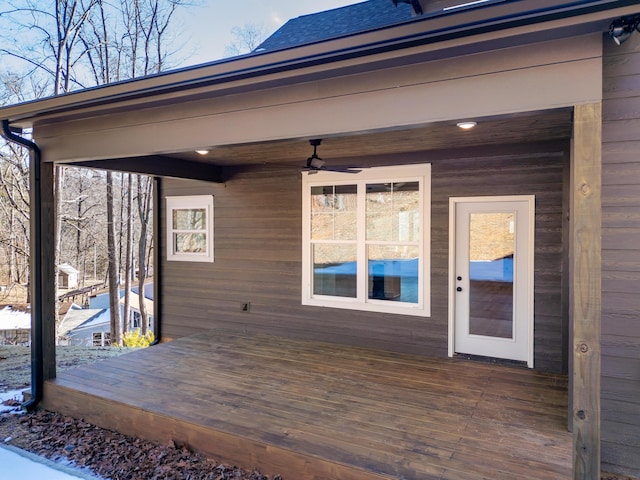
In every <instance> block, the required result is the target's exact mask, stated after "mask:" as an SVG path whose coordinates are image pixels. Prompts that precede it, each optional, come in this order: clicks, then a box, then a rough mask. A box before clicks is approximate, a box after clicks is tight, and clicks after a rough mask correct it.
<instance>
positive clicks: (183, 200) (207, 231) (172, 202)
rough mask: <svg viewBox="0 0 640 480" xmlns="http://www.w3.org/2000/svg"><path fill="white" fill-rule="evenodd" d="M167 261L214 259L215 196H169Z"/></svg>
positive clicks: (206, 260)
mask: <svg viewBox="0 0 640 480" xmlns="http://www.w3.org/2000/svg"><path fill="white" fill-rule="evenodd" d="M167 260H174V261H184V262H213V196H212V195H194V196H187V197H167Z"/></svg>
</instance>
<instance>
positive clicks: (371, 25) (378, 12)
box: [255, 0, 415, 53]
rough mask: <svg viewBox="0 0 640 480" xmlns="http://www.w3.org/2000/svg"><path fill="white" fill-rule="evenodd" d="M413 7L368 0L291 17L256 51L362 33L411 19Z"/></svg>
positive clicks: (280, 48)
mask: <svg viewBox="0 0 640 480" xmlns="http://www.w3.org/2000/svg"><path fill="white" fill-rule="evenodd" d="M412 18H415V17H413V12H412V8H411V6H410V5H409V4H405V3H401V4H398V6H397V7H396V6H394V4H393V1H392V0H368V1H366V2H361V3H356V4H354V5H347V6H345V7H341V8H335V9H333V10H326V11H324V12H318V13H313V14H310V15H303V16H301V17H298V18H293V19H291V20H289V21H288V22H287V23H285V24H284V25H283V26H282V27H280V28H279V29H278V30H277V31H276V32H275V33H274V34H273V35H271V36H270V37H269V38H267V39H266V40H265V41H264V42H262V44H260V45H259V46H258V47H257V48H256V49H255V52H256V53H258V52H267V51H275V50H283V49H286V48H292V47H297V46H300V45H306V44H310V43H315V42H320V41H323V40H329V39H331V38H338V37H342V36H346V35H353V34H356V33H362V32H366V31H370V30H375V29H377V28H381V27H386V26H389V25H394V24H397V23H402V22H406V21H409V20H411V19H412Z"/></svg>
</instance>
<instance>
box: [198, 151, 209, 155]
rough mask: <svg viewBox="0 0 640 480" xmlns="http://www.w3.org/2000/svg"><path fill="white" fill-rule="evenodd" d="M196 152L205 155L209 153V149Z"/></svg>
mask: <svg viewBox="0 0 640 480" xmlns="http://www.w3.org/2000/svg"><path fill="white" fill-rule="evenodd" d="M196 153H197V154H200V155H206V154H207V153H209V150H196Z"/></svg>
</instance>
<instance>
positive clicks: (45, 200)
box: [39, 162, 56, 380]
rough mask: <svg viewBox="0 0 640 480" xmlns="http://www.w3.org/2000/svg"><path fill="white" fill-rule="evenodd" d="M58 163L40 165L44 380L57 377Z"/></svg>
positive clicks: (41, 305) (41, 301)
mask: <svg viewBox="0 0 640 480" xmlns="http://www.w3.org/2000/svg"><path fill="white" fill-rule="evenodd" d="M54 175H55V166H54V164H53V163H44V162H43V163H41V165H40V207H41V215H40V228H39V230H40V259H41V260H40V275H41V277H40V282H41V287H40V295H41V297H40V308H41V309H42V310H41V312H40V314H41V315H42V363H43V372H42V373H43V380H49V379H51V378H55V376H56V331H55V327H56V318H55V301H56V292H55V275H56V266H55V244H56V242H55V232H56V203H55V202H56V199H55V198H54V193H53V192H54V183H55V179H54Z"/></svg>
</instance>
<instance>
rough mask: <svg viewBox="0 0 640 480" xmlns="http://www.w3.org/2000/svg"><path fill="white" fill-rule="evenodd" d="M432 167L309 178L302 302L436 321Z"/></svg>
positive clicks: (305, 202)
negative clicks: (431, 246)
mask: <svg viewBox="0 0 640 480" xmlns="http://www.w3.org/2000/svg"><path fill="white" fill-rule="evenodd" d="M430 187H431V167H430V165H428V164H421V165H406V166H399V167H377V168H370V169H365V170H362V171H361V172H360V173H357V174H353V173H339V172H318V173H314V174H310V175H309V174H308V175H305V177H304V178H303V196H302V197H303V215H304V217H303V230H304V231H303V239H304V243H303V277H302V281H303V285H302V303H303V304H304V305H318V306H327V307H335V308H348V309H357V310H367V311H376V312H386V313H402V314H408V315H420V316H428V315H429V314H430V312H429V217H430V215H429V214H430V198H431V192H430Z"/></svg>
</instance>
